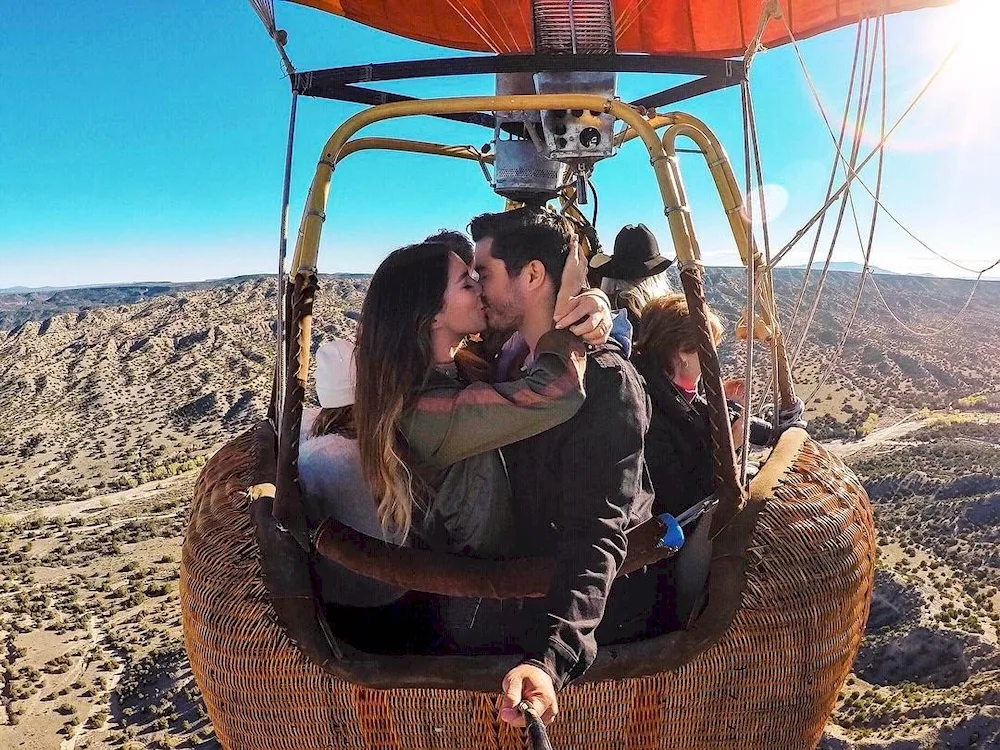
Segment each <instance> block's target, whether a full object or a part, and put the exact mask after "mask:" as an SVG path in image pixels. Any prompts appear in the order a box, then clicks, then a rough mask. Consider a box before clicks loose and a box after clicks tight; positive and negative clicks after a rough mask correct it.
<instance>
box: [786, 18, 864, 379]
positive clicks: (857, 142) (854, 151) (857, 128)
mask: <svg viewBox="0 0 1000 750" xmlns="http://www.w3.org/2000/svg"><path fill="white" fill-rule="evenodd" d="M865 24H866V29H865V45H864V52H863V55H862V63H861V64H862V73H861V76H862V80H861V87H860V88H859V90H858V111H857V116H856V118H855V124H854V137H853V141H852V143H851V157H850V161H849V163H848V165H847V170H848V171H849V173H851V174H856V164H857V159H858V154H859V153H860V151H861V145H862V142H863V140H864V129H865V123H866V122H867V119H868V107H869V104H870V103H871V91H872V82H873V80H874V76H875V54H876V52H877V50H878V35H877V34H876V35H874V36H873V37H871V39H872V49H871V62H870V64H869V47H868V40H869V31H870V20H868V19H866V21H865ZM850 195H851V191H850V188H848V189H847V191H846V192H845V193H843V197H842V199H841V201H840V211H839V212H838V214H837V222H836V224H835V225H834V229H833V237H832V238H831V239H830V249H829V251H827V254H826V260H825V261H824V263H823V271H822V273H821V274H820V277H819V282H818V284H817V287H816V293H815V297H814V298H813V303H812V305H811V306H810V308H809V317H808V318H806V322H805V324H804V325H803V327H802V330H801V332H800V335H799V340H798V343H797V344H796V346H795V350H794V351H793V353H792V362H793V363H795V362H797V361H798V358H799V354H800V353H801V351H802V348H803V347H804V346H805V341H806V336H808V334H809V329H810V328H812V324H813V321H814V320H815V318H816V312H817V310H818V309H819V303H820V300H821V299H822V297H823V290H824V289H825V287H826V280H827V278H829V274H830V264H831V262H832V261H833V253H834V251H835V250H836V246H837V241H838V240H839V239H840V232H841V230H842V229H843V222H844V215H845V214H846V213H847V207H848V199H849V198H850ZM859 234H860V229H859Z"/></svg>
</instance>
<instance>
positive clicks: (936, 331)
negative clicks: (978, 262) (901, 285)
mask: <svg viewBox="0 0 1000 750" xmlns="http://www.w3.org/2000/svg"><path fill="white" fill-rule="evenodd" d="M996 266H1000V260H997V261H996V262H995V263H993V265H992V266H990V267H989V268H987V269H986V270H987V271H989V270H992V269H993V268H995V267H996ZM983 273H985V271H984V272H983ZM869 276H871V283H872V288H873V289H875V293H876V296H877V297H878V298H879V300H880V301H881V302H882V306H883V307H885V311H886V312H887V313H889V316H890V317H891V318H892V319H893V320H894V321H896V324H897V325H899V327H900V328H902V329H903V330H904V331H906V332H907V333H909V334H910V335H911V336H918V337H920V338H931V337H932V336H940V335H941V334H942V333H945V332H946V331H949V330H950V329H951V328H953V327H954V326H955V324H956V323H957V322H958V321H959V320H960V319H961V317H962V316H963V315H964V314H965V311H966V310H968V309H969V305H971V304H972V298H973V297H975V296H976V290H977V289H979V282H981V281H982V279H983V274H982V273H981V274H979V275H978V276H977V277H976V280H975V282H974V283H973V285H972V291H971V292H969V297H968V299H966V300H965V304H964V305H962V309H960V310H959V311H958V313H957V314H956V315H955V317H954V318H952V319H951V320H949V321H948V322H947V323H945V324H944V325H943V326H942V327H941V328H937V329H934V330H931V331H917V330H915V329H913V328H910V326H908V325H907V324H906V323H904V322H903V321H902V320H900V319H899V318H898V317H897V315H896V313H894V312H893V311H892V308H891V307H889V303H888V302H887V301H886V299H885V297H884V296H883V295H882V290H881V289H879V286H878V284H877V283H876V281H875V274H869Z"/></svg>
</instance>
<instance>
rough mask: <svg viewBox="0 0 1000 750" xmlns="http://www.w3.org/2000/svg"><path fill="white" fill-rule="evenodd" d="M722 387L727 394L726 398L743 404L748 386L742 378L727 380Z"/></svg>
mask: <svg viewBox="0 0 1000 750" xmlns="http://www.w3.org/2000/svg"><path fill="white" fill-rule="evenodd" d="M722 386H723V389H724V390H725V392H726V398H728V399H730V400H732V401H739V402H742V401H743V397H744V396H746V393H747V384H746V381H745V380H743V379H742V378H734V379H732V380H727V381H725V382H724V383H723V384H722Z"/></svg>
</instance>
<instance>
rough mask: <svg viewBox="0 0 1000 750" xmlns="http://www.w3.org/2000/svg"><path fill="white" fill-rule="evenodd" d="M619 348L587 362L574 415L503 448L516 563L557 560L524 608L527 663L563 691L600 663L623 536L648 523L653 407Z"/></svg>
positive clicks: (611, 344)
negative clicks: (646, 452)
mask: <svg viewBox="0 0 1000 750" xmlns="http://www.w3.org/2000/svg"><path fill="white" fill-rule="evenodd" d="M620 352H621V350H620V348H619V347H618V345H617V344H615V343H614V342H609V343H608V344H605V345H604V346H602V347H598V348H597V349H595V350H593V351H591V352H590V353H588V355H587V373H586V377H585V381H584V388H585V390H586V392H587V398H586V401H585V402H584V404H583V407H582V408H581V409H580V411H579V412H577V414H576V416H574V417H573V418H572V419H570V420H569V421H567V422H564V423H563V424H561V425H559V426H558V427H555V428H553V429H551V430H549V431H548V432H545V433H542V434H541V435H537V436H535V437H533V438H530V439H528V440H523V441H521V442H519V443H515V444H514V445H512V446H508V447H507V448H505V449H504V450H503V454H504V458H505V459H506V461H507V470H508V472H509V474H510V481H511V489H512V490H513V493H512V494H513V498H514V499H513V502H514V515H515V521H514V524H515V530H516V536H515V540H516V543H517V544H518V548H517V550H516V554H518V555H555V556H556V557H557V560H558V562H557V570H556V574H555V576H554V578H553V581H552V586H551V588H550V593H549V595H548V596H547V597H545V598H544V599H541V600H534V601H533V602H529V603H528V604H527V605H526V611H525V613H524V614H525V615H527V619H526V622H527V623H528V625H527V635H526V636H525V637H524V639H523V640H522V643H523V645H524V650H525V652H526V654H527V656H528V660H529V661H530V662H531V663H534V664H535V665H536V666H540V667H542V668H544V669H545V670H546V671H547V672H548V673H549V674H550V675H551V676H552V678H553V681H554V683H555V685H556V688H557V689H559V688H561V687H562V686H563V685H565V684H566V683H567V682H568V681H570V680H572V679H575V678H577V677H579V676H580V675H582V674H583V673H584V672H585V671H586V670H587V668H588V667H589V666H590V665H591V664H592V663H593V661H594V658H595V656H596V655H597V642H596V640H595V637H594V636H595V631H596V629H597V626H598V625H599V624H600V622H601V618H602V617H603V616H604V611H605V605H606V602H607V597H608V592H609V591H610V589H611V584H612V582H613V581H614V578H615V575H616V574H617V572H618V568H619V566H620V565H621V564H622V562H623V560H624V559H625V553H626V544H627V540H626V536H625V532H626V531H628V530H629V529H631V528H632V527H633V526H635V525H637V524H639V523H641V522H643V521H645V520H646V519H648V518H649V517H650V509H651V507H652V503H653V495H652V485H651V484H650V480H649V474H648V472H647V471H646V466H645V462H644V459H643V447H644V436H645V434H646V431H647V429H648V428H649V417H650V406H649V399H648V398H647V396H646V392H645V389H644V388H643V385H642V380H641V378H640V377H639V376H638V374H637V373H636V371H635V368H634V367H632V365H631V364H630V363H629V362H628V361H626V360H625V359H623V358H622V356H621V353H620Z"/></svg>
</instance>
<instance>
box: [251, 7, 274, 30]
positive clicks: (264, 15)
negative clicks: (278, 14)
mask: <svg viewBox="0 0 1000 750" xmlns="http://www.w3.org/2000/svg"><path fill="white" fill-rule="evenodd" d="M250 5H251V6H253V10H254V13H256V14H257V18H259V19H260V22H261V23H262V24H264V26H265V28H267V32H268V33H269V34H273V33H274V31H275V28H276V24H275V20H274V2H273V0H250Z"/></svg>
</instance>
